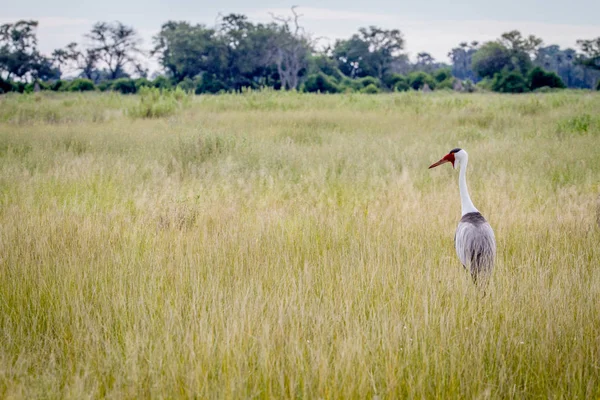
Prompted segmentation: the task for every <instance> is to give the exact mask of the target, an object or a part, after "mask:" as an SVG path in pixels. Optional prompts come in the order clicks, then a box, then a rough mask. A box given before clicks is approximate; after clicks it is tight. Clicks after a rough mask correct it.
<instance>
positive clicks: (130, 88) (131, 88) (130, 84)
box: [111, 78, 137, 94]
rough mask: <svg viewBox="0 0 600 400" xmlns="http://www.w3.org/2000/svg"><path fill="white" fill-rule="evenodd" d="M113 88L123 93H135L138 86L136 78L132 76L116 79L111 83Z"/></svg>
mask: <svg viewBox="0 0 600 400" xmlns="http://www.w3.org/2000/svg"><path fill="white" fill-rule="evenodd" d="M111 89H112V90H114V91H117V92H121V93H122V94H134V93H137V87H136V85H135V80H133V79H131V78H119V79H115V80H114V81H113V83H112V85H111Z"/></svg>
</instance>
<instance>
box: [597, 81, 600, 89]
mask: <svg viewBox="0 0 600 400" xmlns="http://www.w3.org/2000/svg"><path fill="white" fill-rule="evenodd" d="M596 90H600V80H598V84H597V85H596Z"/></svg>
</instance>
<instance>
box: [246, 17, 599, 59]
mask: <svg viewBox="0 0 600 400" xmlns="http://www.w3.org/2000/svg"><path fill="white" fill-rule="evenodd" d="M297 11H298V13H299V14H301V15H302V17H301V19H300V23H301V24H302V25H303V26H304V27H305V28H306V30H307V31H308V32H312V33H313V34H314V35H315V36H316V37H325V38H327V39H326V41H327V42H333V41H335V39H342V38H347V37H350V36H351V35H352V34H354V33H356V32H357V30H358V28H360V27H363V26H369V25H377V26H381V27H383V28H387V29H392V28H394V29H396V28H397V29H400V30H401V31H402V33H403V34H404V38H405V41H406V51H407V52H408V53H409V54H410V55H411V56H413V57H414V56H415V55H416V54H417V53H419V52H421V51H427V52H429V53H430V54H432V55H433V56H434V57H435V58H436V59H438V60H440V61H448V58H447V54H448V52H449V51H450V50H451V49H452V48H453V47H456V46H457V45H458V44H459V43H460V42H471V41H473V40H477V41H479V42H486V41H490V40H495V39H497V38H498V37H500V35H501V34H502V33H504V32H508V31H511V30H514V29H517V30H519V31H521V32H522V33H523V34H524V35H529V34H533V35H536V36H538V37H541V38H542V39H543V40H544V43H545V44H546V45H549V44H558V45H559V46H561V47H574V46H575V45H576V41H577V39H582V38H592V37H597V36H598V32H599V31H600V24H597V25H573V24H560V23H547V22H539V21H501V20H486V19H481V20H443V19H423V17H422V16H419V17H417V16H411V15H405V14H403V15H396V14H380V13H363V12H354V11H343V10H334V9H329V8H315V7H307V8H304V7H299V8H298V9H297ZM271 14H274V15H291V14H290V10H289V9H287V8H266V9H260V10H254V11H252V12H249V13H247V15H248V16H249V18H250V19H252V20H255V21H261V22H264V21H270V20H271Z"/></svg>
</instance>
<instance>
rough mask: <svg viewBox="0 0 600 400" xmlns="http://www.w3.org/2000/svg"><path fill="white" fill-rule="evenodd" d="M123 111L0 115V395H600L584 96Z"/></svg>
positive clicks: (25, 102)
mask: <svg viewBox="0 0 600 400" xmlns="http://www.w3.org/2000/svg"><path fill="white" fill-rule="evenodd" d="M138 101H139V100H138V98H137V97H127V96H119V95H108V94H107V95H100V94H91V95H74V94H73V95H51V94H47V95H42V96H33V95H31V96H21V97H18V96H4V97H1V98H0V397H1V398H5V399H11V398H57V399H58V398H61V399H62V398H67V399H68V398H72V399H84V398H101V397H107V398H115V399H117V398H118V399H121V398H179V397H181V398H311V399H317V398H326V399H328V398H339V399H341V398H361V399H363V398H376V397H377V398H379V399H388V398H389V399H394V398H468V399H471V398H473V399H474V398H518V399H522V398H543V399H546V398H565V399H592V398H599V396H600V228H599V227H598V226H597V224H596V202H597V198H598V193H599V191H600V186H599V180H600V94H593V93H590V92H563V93H547V94H539V95H534V94H531V95H519V96H509V95H495V94H472V95H458V94H449V93H433V94H420V93H401V94H385V95H357V94H352V95H337V96H326V95H306V94H305V95H298V94H294V93H273V92H264V93H246V94H243V95H222V96H212V97H210V96H206V97H204V96H202V97H196V98H194V99H191V102H190V104H188V105H187V106H186V107H181V108H179V109H177V111H176V112H175V113H174V114H172V115H171V116H166V117H163V118H155V119H142V118H134V117H133V114H132V113H131V112H130V111H129V110H132V109H133V107H135V105H136V103H137V102H138ZM453 147H462V148H464V149H466V150H467V151H468V152H469V154H470V163H469V171H468V181H469V188H470V191H471V197H472V198H473V201H474V203H475V205H476V206H477V207H478V208H479V209H480V210H481V212H482V213H483V214H484V215H485V216H486V218H487V219H488V220H489V221H490V223H491V225H492V226H493V228H494V230H495V232H496V239H497V242H498V257H497V260H496V269H495V271H494V274H493V277H492V280H491V282H490V285H489V287H488V288H487V293H486V295H485V296H483V295H482V293H481V291H479V290H477V288H475V287H474V286H473V284H472V283H471V280H470V277H469V276H468V274H466V273H465V272H464V271H463V269H462V266H461V265H460V263H459V261H458V259H457V257H456V254H455V252H454V245H453V236H454V229H455V227H456V224H457V222H458V220H459V219H460V199H459V194H458V184H457V181H458V173H457V171H454V170H452V168H451V167H449V166H448V165H445V166H443V167H439V168H437V169H434V170H428V169H427V167H428V166H429V165H430V164H431V163H432V162H434V161H437V160H438V159H439V158H440V157H442V156H443V155H444V154H446V153H447V152H448V151H449V150H450V149H452V148H453Z"/></svg>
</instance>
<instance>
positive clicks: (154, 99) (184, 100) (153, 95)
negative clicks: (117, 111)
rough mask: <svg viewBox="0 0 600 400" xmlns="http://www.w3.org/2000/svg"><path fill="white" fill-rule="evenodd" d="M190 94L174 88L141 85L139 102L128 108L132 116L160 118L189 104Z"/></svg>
mask: <svg viewBox="0 0 600 400" xmlns="http://www.w3.org/2000/svg"><path fill="white" fill-rule="evenodd" d="M190 101H191V96H190V95H189V94H187V93H186V92H185V91H183V90H182V89H181V88H179V87H178V88H176V89H175V90H169V89H164V90H161V89H158V88H149V87H141V88H140V102H139V103H138V104H137V105H135V106H133V107H131V108H130V109H129V110H128V114H129V116H131V117H133V118H160V117H166V116H169V115H172V114H174V113H176V112H177V111H178V110H180V109H183V108H185V107H187V106H188V105H189V104H190Z"/></svg>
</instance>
